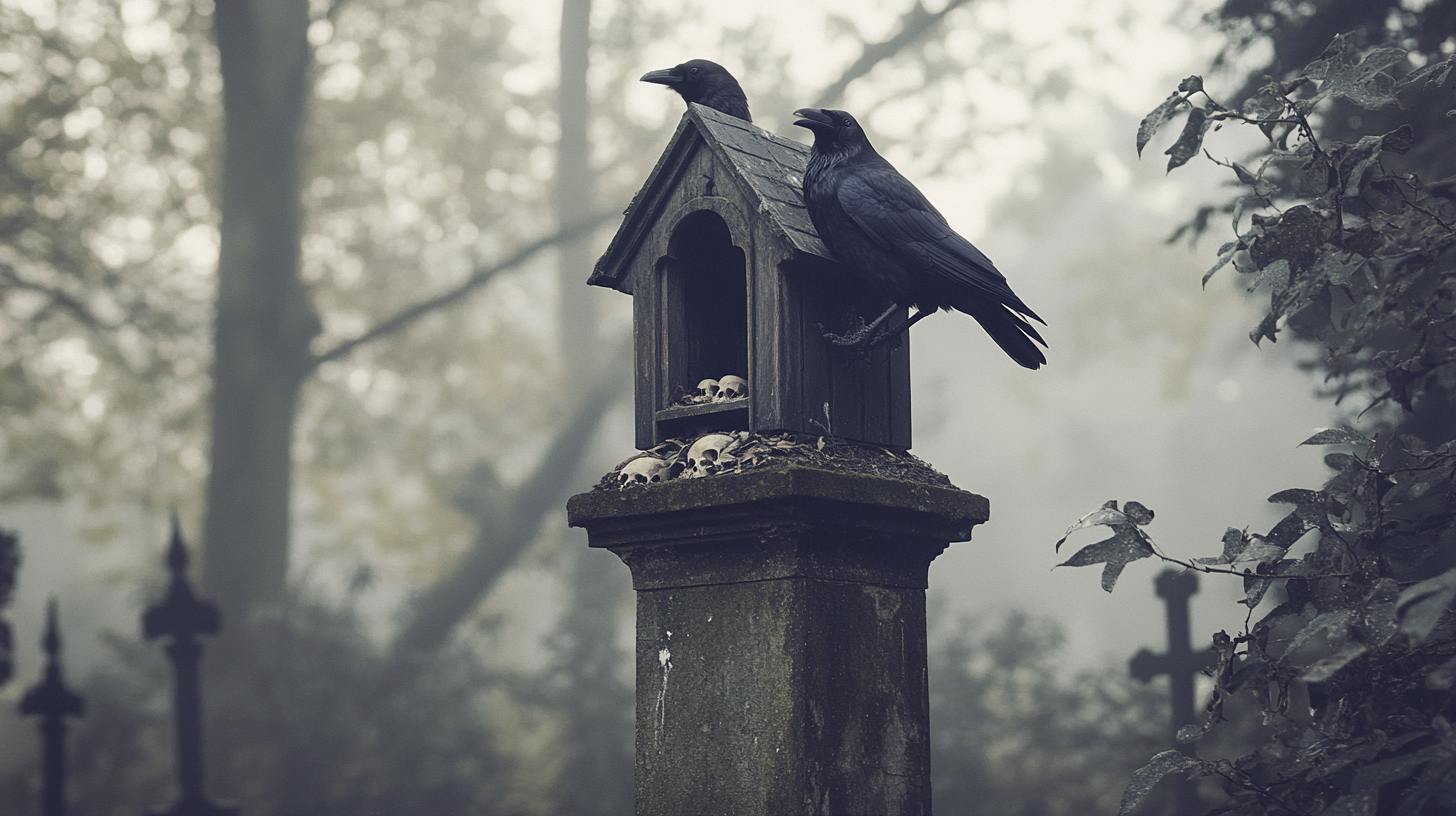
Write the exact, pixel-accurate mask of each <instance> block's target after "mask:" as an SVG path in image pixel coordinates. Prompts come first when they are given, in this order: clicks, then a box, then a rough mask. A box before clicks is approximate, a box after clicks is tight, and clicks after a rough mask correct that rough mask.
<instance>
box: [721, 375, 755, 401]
mask: <svg viewBox="0 0 1456 816" xmlns="http://www.w3.org/2000/svg"><path fill="white" fill-rule="evenodd" d="M746 396H748V380H745V379H743V378H742V377H740V376H738V375H737V374H727V375H725V376H724V377H723V378H722V379H720V380H718V398H717V401H719V402H724V401H727V400H735V399H739V398H740V397H746Z"/></svg>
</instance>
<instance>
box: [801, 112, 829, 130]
mask: <svg viewBox="0 0 1456 816" xmlns="http://www.w3.org/2000/svg"><path fill="white" fill-rule="evenodd" d="M794 115H795V116H797V117H799V118H798V119H795V120H794V124H796V125H798V126H799V127H801V128H808V129H809V130H812V131H814V132H816V133H817V132H819V131H821V130H828V129H830V128H831V127H833V125H834V120H833V119H831V118H829V114H827V113H825V112H824V111H822V110H820V109H819V108H799V109H798V110H796V111H794Z"/></svg>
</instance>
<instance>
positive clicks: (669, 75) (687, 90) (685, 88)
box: [642, 59, 753, 122]
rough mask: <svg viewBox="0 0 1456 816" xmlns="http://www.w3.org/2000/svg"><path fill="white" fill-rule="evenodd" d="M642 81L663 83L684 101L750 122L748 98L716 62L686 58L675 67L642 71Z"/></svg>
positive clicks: (734, 80)
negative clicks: (644, 72) (685, 60)
mask: <svg viewBox="0 0 1456 816" xmlns="http://www.w3.org/2000/svg"><path fill="white" fill-rule="evenodd" d="M642 81H643V82H655V83H657V84H658V85H666V86H667V87H669V88H671V89H673V90H674V91H677V92H678V93H679V94H682V98H683V100H684V101H687V102H696V103H698V104H699V105H706V106H708V107H710V108H712V109H713V110H716V111H722V112H723V113H726V114H728V115H729V116H736V117H738V118H739V119H742V120H743V121H745V122H752V121H753V117H752V116H749V115H748V97H746V96H744V95H743V89H742V88H740V87H738V80H736V79H734V78H733V75H732V74H730V73H728V69H727V68H724V67H723V66H721V65H719V64H718V63H716V62H708V61H707V60H700V59H695V60H688V61H687V62H684V63H683V64H682V65H679V66H677V67H675V68H666V69H664V70H661V71H653V72H651V73H649V74H645V75H644V76H643V77H642Z"/></svg>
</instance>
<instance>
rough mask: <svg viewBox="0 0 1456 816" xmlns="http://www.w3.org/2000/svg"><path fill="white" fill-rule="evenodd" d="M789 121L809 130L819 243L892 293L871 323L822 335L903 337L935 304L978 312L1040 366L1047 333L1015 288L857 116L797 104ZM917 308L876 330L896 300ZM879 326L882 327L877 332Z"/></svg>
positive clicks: (860, 339)
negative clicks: (874, 141) (893, 325)
mask: <svg viewBox="0 0 1456 816" xmlns="http://www.w3.org/2000/svg"><path fill="white" fill-rule="evenodd" d="M794 115H795V116H797V117H799V119H798V120H797V121H795V122H794V124H796V125H798V126H799V127H804V128H808V129H809V130H811V131H813V132H814V149H813V151H812V152H811V153H810V155H809V169H808V170H807V171H805V173H804V206H805V207H807V208H808V210H809V219H810V220H811V221H813V222H814V229H816V230H818V231H819V237H820V238H822V239H823V240H824V245H825V246H827V247H828V248H829V251H830V252H831V253H832V254H833V255H834V257H835V259H836V260H838V261H839V262H840V263H841V264H843V265H844V266H846V267H847V268H848V269H849V271H850V272H851V273H852V274H853V275H854V276H855V279H856V280H857V282H858V283H859V284H861V285H862V286H865V287H867V288H868V289H870V290H871V291H874V292H876V293H878V294H880V295H883V296H884V297H887V298H889V299H890V300H892V301H894V304H895V305H893V306H891V307H890V308H889V309H887V310H886V311H885V313H884V314H882V315H880V316H879V317H878V318H876V319H875V321H874V322H873V323H871V324H870V325H868V326H862V327H861V328H859V329H858V330H857V331H854V332H851V333H849V334H847V335H842V336H840V335H832V334H827V333H826V334H825V337H826V338H827V339H828V340H829V341H830V342H832V343H834V344H836V345H840V346H856V347H858V348H860V349H861V350H863V349H866V348H868V347H870V346H875V345H880V344H882V343H885V342H888V341H890V340H893V339H895V338H896V337H898V336H899V334H900V332H902V331H904V330H905V329H908V328H910V326H911V324H913V323H915V322H916V321H918V320H920V319H921V318H923V317H925V316H927V315H930V314H933V313H935V311H936V310H938V309H958V310H960V311H962V312H965V313H966V314H968V315H970V316H971V317H974V318H975V319H976V321H977V322H979V323H980V324H981V327H982V328H984V329H985V330H986V333H987V334H989V335H991V339H992V340H995V341H996V344H997V345H999V346H1000V347H1001V348H1002V350H1003V351H1005V352H1006V353H1007V354H1009V355H1011V359H1013V360H1015V361H1016V362H1018V363H1020V364H1021V365H1023V366H1026V367H1027V368H1032V369H1034V368H1038V367H1040V366H1041V365H1042V364H1043V363H1045V362H1046V357H1045V356H1044V355H1043V354H1042V352H1041V349H1039V348H1037V347H1036V343H1033V342H1032V340H1033V339H1034V340H1036V342H1037V343H1041V344H1042V345H1046V341H1045V340H1042V339H1041V335H1039V334H1037V332H1036V329H1035V327H1033V326H1032V325H1031V324H1030V323H1028V322H1027V321H1026V319H1025V318H1031V319H1032V320H1036V321H1038V322H1040V323H1042V324H1043V325H1045V323H1046V321H1044V320H1042V319H1041V318H1040V317H1038V316H1037V314H1036V312H1033V311H1032V310H1031V309H1030V308H1029V307H1028V306H1027V305H1026V304H1025V303H1022V302H1021V298H1019V297H1017V296H1016V293H1014V292H1012V291H1011V287H1010V286H1008V285H1007V283H1006V278H1005V276H1003V275H1002V274H1001V273H1000V272H999V271H997V269H996V266H995V264H992V263H991V259H990V258H987V257H986V256H985V255H984V254H983V253H982V252H981V251H980V250H979V249H976V248H975V247H974V246H972V245H971V242H970V241H967V240H966V239H964V238H962V237H961V236H959V235H957V234H956V232H955V230H953V229H951V228H950V224H948V223H946V220H945V217H944V216H942V215H941V214H940V213H939V212H938V211H936V209H935V207H934V206H932V205H931V203H930V202H929V201H927V200H926V198H925V196H924V195H923V194H921V192H920V191H919V190H917V189H916V188H915V185H913V184H911V183H910V182H909V181H908V180H907V179H906V178H905V177H904V176H902V175H900V174H899V172H897V171H896V170H895V168H894V167H892V166H891V165H890V163H889V162H887V161H885V160H884V158H882V157H881V156H880V154H878V153H876V152H875V149H874V148H873V147H872V146H870V142H869V139H867V138H865V133H864V131H863V130H862V129H861V128H860V126H859V123H858V122H856V121H855V120H854V117H853V116H850V115H849V114H847V113H845V112H844V111H838V110H820V109H817V108H805V109H803V110H797V111H794ZM906 306H914V307H915V308H916V313H915V316H914V317H911V318H910V319H909V320H908V321H906V323H905V324H904V325H903V326H901V327H900V328H899V329H898V330H894V331H892V330H888V329H887V330H884V331H880V329H881V327H882V326H883V325H884V323H885V321H886V320H887V319H889V317H890V315H891V314H893V313H894V312H895V311H896V309H898V308H904V307H906ZM877 332H879V333H878V334H877Z"/></svg>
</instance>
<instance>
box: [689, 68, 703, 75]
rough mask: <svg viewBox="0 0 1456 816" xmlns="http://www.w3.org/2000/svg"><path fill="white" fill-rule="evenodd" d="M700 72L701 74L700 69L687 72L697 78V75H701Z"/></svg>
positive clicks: (701, 70)
mask: <svg viewBox="0 0 1456 816" xmlns="http://www.w3.org/2000/svg"><path fill="white" fill-rule="evenodd" d="M702 72H703V69H701V68H694V69H692V70H691V71H688V73H689V74H691V75H693V76H697V75H698V74H701V73H702Z"/></svg>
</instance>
